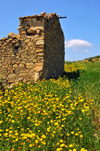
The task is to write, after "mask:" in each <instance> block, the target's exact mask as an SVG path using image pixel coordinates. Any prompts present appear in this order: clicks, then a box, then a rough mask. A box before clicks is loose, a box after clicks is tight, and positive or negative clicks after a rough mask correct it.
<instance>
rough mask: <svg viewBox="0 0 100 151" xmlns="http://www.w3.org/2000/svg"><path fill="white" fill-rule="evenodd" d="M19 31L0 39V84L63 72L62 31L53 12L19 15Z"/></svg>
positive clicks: (40, 78) (34, 79)
mask: <svg viewBox="0 0 100 151" xmlns="http://www.w3.org/2000/svg"><path fill="white" fill-rule="evenodd" d="M19 21H20V24H19V28H18V30H19V33H18V34H17V35H16V34H14V33H13V32H11V33H9V34H8V37H3V38H2V39H0V80H1V77H2V73H3V83H4V85H5V86H6V85H9V84H11V83H15V82H16V81H18V79H20V78H21V79H23V81H24V82H28V81H37V80H38V79H39V80H42V79H46V80H48V79H50V78H55V77H58V76H60V75H62V74H63V72H64V62H65V60H64V55H65V51H64V34H63V31H62V29H61V25H60V22H59V18H58V15H57V14H56V13H50V14H46V13H44V12H43V13H41V14H40V15H34V16H27V17H19Z"/></svg>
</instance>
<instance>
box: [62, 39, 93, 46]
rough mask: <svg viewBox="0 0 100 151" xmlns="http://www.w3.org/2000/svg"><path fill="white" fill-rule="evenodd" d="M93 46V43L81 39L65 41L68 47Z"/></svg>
mask: <svg viewBox="0 0 100 151" xmlns="http://www.w3.org/2000/svg"><path fill="white" fill-rule="evenodd" d="M91 46H93V45H92V44H90V43H89V42H87V41H85V40H81V39H71V40H69V41H65V48H66V47H91Z"/></svg>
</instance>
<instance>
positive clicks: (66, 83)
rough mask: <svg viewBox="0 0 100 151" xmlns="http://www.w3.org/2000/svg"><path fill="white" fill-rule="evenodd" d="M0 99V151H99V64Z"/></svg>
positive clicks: (75, 67) (73, 67)
mask: <svg viewBox="0 0 100 151" xmlns="http://www.w3.org/2000/svg"><path fill="white" fill-rule="evenodd" d="M64 70H65V73H64V75H63V76H61V77H59V78H58V79H50V80H43V81H38V82H37V83H34V82H31V83H19V84H18V85H15V86H14V87H13V88H12V89H7V90H6V91H5V93H4V94H2V95H1V96H0V151H62V150H63V151H100V138H99V137H100V112H98V111H100V62H96V63H91V62H89V63H87V64H85V63H72V64H70V63H69V65H65V69H64Z"/></svg>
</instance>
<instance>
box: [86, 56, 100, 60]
mask: <svg viewBox="0 0 100 151" xmlns="http://www.w3.org/2000/svg"><path fill="white" fill-rule="evenodd" d="M90 58H92V59H100V56H94V57H90ZM90 58H86V59H84V60H88V59H90Z"/></svg>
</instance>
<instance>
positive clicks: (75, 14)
mask: <svg viewBox="0 0 100 151" xmlns="http://www.w3.org/2000/svg"><path fill="white" fill-rule="evenodd" d="M0 6H1V7H0V39H1V38H2V37H7V35H8V33H10V32H14V33H15V34H18V32H19V31H18V30H17V28H18V27H19V19H18V18H19V17H23V16H31V15H40V14H41V13H42V12H46V13H47V14H49V13H57V14H58V16H60V15H61V16H62V17H63V16H66V17H67V18H65V19H59V21H60V24H61V28H62V30H63V32H64V36H65V61H78V60H84V59H85V58H89V57H93V56H97V55H100V0H83V1H81V0H50V1H47V0H16V1H14V0H0Z"/></svg>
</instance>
